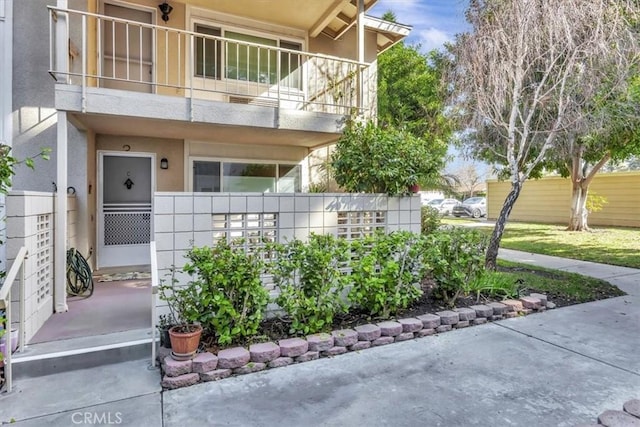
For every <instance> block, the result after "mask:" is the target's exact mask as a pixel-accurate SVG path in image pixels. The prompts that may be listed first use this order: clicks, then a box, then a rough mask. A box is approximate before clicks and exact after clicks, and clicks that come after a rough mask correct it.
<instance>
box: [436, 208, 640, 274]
mask: <svg viewBox="0 0 640 427" xmlns="http://www.w3.org/2000/svg"><path fill="white" fill-rule="evenodd" d="M442 223H443V224H450V225H469V224H479V223H478V222H477V221H473V220H470V219H466V218H465V219H462V218H460V219H458V218H455V219H453V218H443V219H442ZM565 228H566V226H564V225H549V224H531V223H520V222H510V223H507V227H506V229H505V233H504V236H503V237H502V242H501V245H500V246H501V247H503V248H507V249H515V250H519V251H525V252H532V253H538V254H545V255H553V256H559V257H563V258H572V259H579V260H583V261H593V262H599V263H603V264H612V265H621V266H624V267H632V268H640V229H637V228H615V227H594V228H593V231H592V232H589V233H585V232H571V231H565ZM478 229H480V230H485V231H486V232H487V233H488V234H490V233H491V232H492V231H493V226H492V225H491V224H489V223H485V224H483V226H481V227H478Z"/></svg>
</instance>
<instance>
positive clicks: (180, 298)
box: [159, 271, 202, 360]
mask: <svg viewBox="0 0 640 427" xmlns="http://www.w3.org/2000/svg"><path fill="white" fill-rule="evenodd" d="M174 272H175V271H174ZM174 272H172V277H171V284H169V285H167V284H164V283H163V284H161V286H160V289H159V290H160V299H161V300H163V301H165V302H166V303H167V305H168V307H169V312H170V314H169V315H166V317H165V319H164V321H163V319H162V318H161V319H160V324H162V323H164V324H165V325H166V326H169V325H170V324H172V325H173V326H172V327H171V328H169V330H168V334H169V341H170V342H171V357H172V358H173V359H174V360H189V359H191V358H193V357H194V356H195V354H196V353H197V351H198V347H199V346H200V337H201V336H202V326H201V325H199V324H196V323H194V313H195V314H197V312H198V311H197V307H198V305H199V302H198V300H197V298H198V293H197V292H196V291H195V289H194V288H193V286H191V283H189V284H187V285H186V286H176V282H177V280H176V279H175V276H174V275H173V273H174Z"/></svg>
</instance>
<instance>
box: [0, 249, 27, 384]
mask: <svg viewBox="0 0 640 427" xmlns="http://www.w3.org/2000/svg"><path fill="white" fill-rule="evenodd" d="M27 257H28V251H27V248H25V247H24V246H22V247H21V248H20V250H18V254H17V255H16V258H15V259H14V261H13V264H12V265H11V268H10V269H9V273H8V274H7V277H6V278H5V280H4V282H3V283H2V286H0V302H2V304H3V305H4V308H5V317H6V327H7V329H6V330H5V335H6V333H8V334H9V336H8V337H7V338H6V339H5V347H4V348H5V353H7V354H6V355H5V360H4V376H5V380H6V382H7V392H9V393H10V392H11V390H12V388H13V377H12V374H13V373H12V366H11V288H12V286H13V282H14V281H15V280H16V277H19V278H20V286H19V290H20V323H19V324H18V345H19V347H18V351H19V352H22V350H23V349H24V338H25V327H24V325H25V312H24V311H25V308H24V297H25V295H24V260H25V259H27ZM18 275H19V276H18Z"/></svg>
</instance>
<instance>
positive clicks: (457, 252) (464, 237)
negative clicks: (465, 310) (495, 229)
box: [425, 227, 488, 306]
mask: <svg viewBox="0 0 640 427" xmlns="http://www.w3.org/2000/svg"><path fill="white" fill-rule="evenodd" d="M426 242H427V243H426V244H425V245H426V246H425V247H428V248H433V250H432V251H430V252H429V254H430V255H429V258H430V261H431V271H432V274H433V278H434V279H435V280H436V282H437V283H438V287H437V288H436V290H435V292H434V295H435V296H436V297H439V298H441V299H442V300H444V301H445V302H446V303H447V304H449V305H451V306H453V305H454V304H455V302H456V299H457V298H458V297H459V296H460V295H461V294H463V293H465V290H466V287H467V284H468V283H470V282H473V281H475V280H476V279H477V278H478V276H479V275H481V274H482V273H483V271H484V255H485V251H486V247H487V243H488V238H487V236H486V235H484V234H482V233H481V232H479V231H478V230H473V229H471V230H470V229H465V228H458V227H454V228H452V229H448V230H439V231H437V232H435V233H433V234H431V235H429V236H427V238H426Z"/></svg>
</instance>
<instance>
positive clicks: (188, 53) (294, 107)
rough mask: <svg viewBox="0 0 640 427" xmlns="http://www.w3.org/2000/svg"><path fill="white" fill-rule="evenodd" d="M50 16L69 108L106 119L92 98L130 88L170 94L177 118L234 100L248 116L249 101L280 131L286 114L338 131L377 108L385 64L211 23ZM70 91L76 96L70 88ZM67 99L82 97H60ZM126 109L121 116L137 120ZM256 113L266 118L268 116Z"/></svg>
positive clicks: (138, 95) (143, 94)
mask: <svg viewBox="0 0 640 427" xmlns="http://www.w3.org/2000/svg"><path fill="white" fill-rule="evenodd" d="M49 16H50V40H51V42H50V65H49V73H50V74H51V76H52V77H53V78H54V79H55V80H56V82H57V83H58V85H57V89H56V92H57V93H56V106H57V108H59V109H65V110H68V111H76V112H78V113H89V114H90V113H95V114H106V113H109V112H105V111H102V110H100V108H98V106H95V109H94V110H92V109H91V108H90V106H89V107H88V103H90V100H89V101H88V98H90V97H91V96H92V95H93V96H97V95H102V96H109V94H114V93H119V94H121V93H122V91H125V92H127V93H129V96H130V97H131V99H144V100H146V101H147V102H148V101H151V102H157V100H159V99H161V98H158V97H157V96H158V95H159V96H162V97H163V98H162V99H165V101H163V102H166V104H165V106H166V107H168V108H167V109H168V110H171V109H174V112H175V114H174V115H173V116H171V114H170V113H169V116H168V117H167V118H168V119H169V120H186V121H191V122H193V121H195V122H199V121H202V122H207V118H206V115H207V111H210V110H211V108H212V107H211V105H212V104H211V103H212V102H213V103H216V104H217V105H218V106H220V104H221V103H224V105H225V107H224V111H226V112H227V113H228V112H229V111H238V110H233V108H238V107H234V106H230V105H229V104H241V105H248V106H255V107H263V108H268V109H271V110H272V111H274V112H275V113H274V114H275V116H274V117H273V120H272V119H271V118H269V119H268V120H269V121H270V122H271V123H273V122H275V123H276V126H275V127H281V126H282V125H283V124H285V123H286V121H287V118H286V117H281V114H282V113H281V111H285V112H286V111H298V112H309V113H317V114H315V115H313V114H312V115H311V116H310V117H312V118H318V117H324V118H325V119H327V118H328V117H327V116H326V115H331V116H332V118H331V125H330V126H329V127H331V126H332V127H333V130H332V131H333V132H335V131H336V130H337V129H336V126H335V123H336V122H335V117H336V115H340V116H345V115H348V114H354V113H355V114H364V115H370V114H372V113H373V111H375V88H376V73H375V67H371V66H370V65H369V64H365V63H359V62H356V61H351V60H347V59H342V58H336V57H331V56H327V55H321V54H311V53H308V52H304V51H302V45H301V44H296V43H289V42H284V41H282V40H280V41H279V42H278V43H270V44H273V45H270V44H268V43H269V40H267V39H265V38H262V37H259V36H248V35H244V34H238V33H234V32H232V31H226V32H224V33H222V32H221V31H220V30H216V29H214V28H209V27H205V26H198V25H196V26H195V28H194V30H196V31H197V32H196V31H187V30H182V29H175V28H169V27H165V26H158V25H153V24H146V23H142V22H137V21H132V20H128V19H122V18H116V17H113V16H107V15H100V14H94V13H89V12H83V11H76V10H69V9H60V8H56V7H49ZM66 39H68V42H65V40H66ZM61 85H66V86H73V89H66V91H65V89H64V88H61ZM109 90H112V91H119V92H109ZM58 93H61V94H65V93H66V94H67V95H69V94H71V95H73V96H71V95H69V96H67V99H66V100H65V99H64V97H61V98H62V99H60V100H59V99H58V98H59V95H58ZM132 95H133V96H132ZM149 96H155V97H154V98H149ZM164 97H173V98H174V100H173V101H171V100H166V98H164ZM154 99H155V100H156V101H152V100H154ZM76 100H77V102H76ZM59 104H60V105H59ZM199 108H200V110H199ZM213 108H214V109H215V107H213ZM218 108H221V107H218ZM229 109H231V110H229ZM126 110H127V109H126V107H125V108H123V109H121V110H118V111H116V114H121V115H129V114H128V113H126ZM183 110H184V111H183ZM220 111H221V112H222V111H223V110H220ZM253 111H254V113H255V115H257V116H259V115H262V116H264V114H262V113H261V111H264V110H263V109H259V110H253ZM182 113H184V114H182ZM130 115H131V116H135V115H136V112H135V111H132V113H131V114H130ZM231 115H232V116H233V114H231ZM267 116H268V114H267ZM295 117H297V119H296V120H297V121H300V120H302V121H305V120H306V121H307V122H308V121H309V120H307V118H308V117H306V116H305V117H301V116H300V114H298V115H297V116H295ZM229 120H230V122H229V123H221V124H231V125H243V124H245V125H246V124H247V123H246V117H245V118H244V119H242V120H240V121H239V122H237V123H236V122H234V121H233V120H234V119H233V118H230V119H229ZM296 120H294V121H296ZM312 120H313V119H312ZM272 127H273V126H272ZM299 130H302V129H299ZM325 130H326V129H325ZM320 131H322V130H320Z"/></svg>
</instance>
